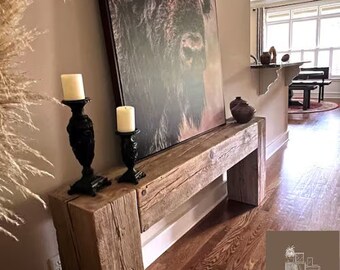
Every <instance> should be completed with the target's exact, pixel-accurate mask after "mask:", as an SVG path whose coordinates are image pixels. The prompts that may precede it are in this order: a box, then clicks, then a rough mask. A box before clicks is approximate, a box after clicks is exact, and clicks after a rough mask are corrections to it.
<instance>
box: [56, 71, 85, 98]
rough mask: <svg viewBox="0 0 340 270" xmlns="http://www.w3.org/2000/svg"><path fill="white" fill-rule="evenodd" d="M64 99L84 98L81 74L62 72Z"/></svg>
mask: <svg viewBox="0 0 340 270" xmlns="http://www.w3.org/2000/svg"><path fill="white" fill-rule="evenodd" d="M61 84H62V86H63V92H64V100H80V99H85V91H84V84H83V76H82V75H81V74H62V75H61Z"/></svg>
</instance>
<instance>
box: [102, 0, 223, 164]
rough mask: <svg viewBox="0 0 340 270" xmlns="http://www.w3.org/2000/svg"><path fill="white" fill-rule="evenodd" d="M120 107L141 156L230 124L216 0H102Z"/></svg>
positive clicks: (106, 37) (108, 49) (114, 83)
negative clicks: (131, 118) (131, 112)
mask: <svg viewBox="0 0 340 270" xmlns="http://www.w3.org/2000/svg"><path fill="white" fill-rule="evenodd" d="M99 3H100V9H101V15H102V21H103V26H104V34H105V40H106V47H107V53H108V58H109V62H110V67H111V74H112V81H113V85H114V86H113V87H114V93H115V99H116V104H117V105H131V106H134V107H135V111H136V125H137V127H138V128H139V129H140V130H141V133H140V134H139V135H138V136H137V141H138V150H139V158H144V157H146V156H148V155H150V154H153V153H155V152H158V151H160V150H163V149H165V148H167V147H170V146H173V145H175V144H177V143H179V142H182V141H184V140H186V139H189V138H191V137H193V136H196V135H198V134H201V133H203V132H206V131H208V130H210V129H212V128H214V127H216V126H219V125H222V124H224V123H225V114H224V100H223V93H222V74H221V56H220V49H219V43H218V31H217V18H216V3H215V0H99Z"/></svg>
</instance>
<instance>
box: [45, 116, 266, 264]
mask: <svg viewBox="0 0 340 270" xmlns="http://www.w3.org/2000/svg"><path fill="white" fill-rule="evenodd" d="M264 132H265V130H264V120H263V119H260V118H255V119H253V120H252V121H251V122H249V123H247V124H244V125H238V124H235V123H229V124H228V125H225V126H222V127H218V128H216V129H214V130H212V131H210V132H208V133H206V134H204V135H202V136H199V137H197V138H194V139H193V140H190V141H187V142H185V143H182V144H179V145H177V146H175V147H172V148H170V149H168V150H166V151H163V152H161V153H158V154H157V155H155V156H152V157H149V158H147V159H145V160H143V161H141V162H140V163H139V164H138V165H137V168H139V169H142V170H143V171H144V172H145V173H146V175H147V176H146V177H145V178H144V179H143V180H142V181H141V182H140V183H139V184H138V185H130V184H118V183H117V181H116V179H117V178H118V177H119V176H120V175H121V174H122V173H123V172H124V170H125V168H122V167H118V168H113V169H111V170H109V171H108V172H107V173H104V174H103V175H105V176H107V177H108V178H109V179H111V180H112V185H111V186H110V187H108V188H106V189H104V190H102V191H100V192H99V193H98V195H97V196H96V197H87V196H77V195H76V196H72V197H71V196H68V195H67V193H66V192H67V189H68V187H64V188H62V189H60V190H58V191H57V192H55V193H53V194H51V195H50V202H51V210H52V213H53V219H54V223H55V227H56V229H57V234H59V235H58V243H59V247H60V255H61V258H62V263H63V267H64V268H65V269H66V270H69V269H70V270H76V269H81V270H87V269H91V270H97V269H100V270H102V269H119V270H121V269H122V270H124V269H134V270H139V269H143V263H142V253H141V242H140V231H141V230H142V231H143V230H147V229H148V228H149V227H150V226H151V225H152V224H154V223H155V222H157V221H158V220H160V219H161V218H163V217H165V216H166V215H168V214H170V213H171V212H172V211H174V210H175V209H176V208H177V207H178V206H180V205H181V204H183V203H184V202H185V201H187V200H189V199H190V198H191V197H192V196H193V195H195V194H196V193H197V192H199V191H200V190H202V189H203V188H204V187H206V186H207V185H208V184H209V183H211V182H212V181H214V179H216V178H217V177H218V176H220V175H221V174H222V173H224V172H225V171H227V170H228V169H229V168H231V167H232V166H234V165H235V164H237V163H238V162H239V161H240V160H242V159H245V157H247V156H248V155H249V157H248V158H247V159H245V160H248V162H250V164H251V166H254V169H252V170H253V171H254V172H255V171H257V172H258V173H259V174H261V175H262V174H264V173H265V168H264V158H265V157H264ZM255 153H256V154H255ZM255 160H257V162H255ZM262 161H263V164H261V163H262ZM240 168H241V167H240ZM244 175H245V174H244ZM251 177H252V182H251V183H250V184H251V185H250V186H251V187H252V188H250V189H251V190H252V191H253V192H254V194H255V193H256V192H255V186H256V189H257V192H258V194H259V195H258V201H260V200H262V199H261V198H262V197H263V194H264V186H265V181H263V179H265V178H264V177H263V175H262V176H260V177H258V178H256V177H254V176H253V175H252V176H251ZM255 178H256V179H257V180H259V181H260V183H259V184H256V183H255V180H256V179H255ZM239 188H241V189H246V188H248V187H245V186H242V185H240V186H239ZM254 196H255V195H254Z"/></svg>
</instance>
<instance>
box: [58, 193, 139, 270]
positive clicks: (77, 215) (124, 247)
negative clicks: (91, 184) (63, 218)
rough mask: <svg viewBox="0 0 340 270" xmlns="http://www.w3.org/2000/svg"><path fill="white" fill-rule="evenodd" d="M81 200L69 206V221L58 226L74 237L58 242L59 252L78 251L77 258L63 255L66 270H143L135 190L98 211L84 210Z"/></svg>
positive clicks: (72, 202)
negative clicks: (80, 203) (80, 204)
mask: <svg viewBox="0 0 340 270" xmlns="http://www.w3.org/2000/svg"><path fill="white" fill-rule="evenodd" d="M97 196H99V195H97ZM84 199H86V198H84ZM80 200H82V198H78V199H77V200H74V201H70V202H68V204H67V208H68V211H67V212H68V217H69V219H70V222H68V223H67V224H66V223H62V224H57V223H55V226H56V229H57V231H60V232H64V231H71V235H72V238H70V239H68V242H65V241H64V242H61V241H59V248H60V250H70V247H69V246H72V247H74V250H76V255H75V256H70V255H67V254H63V253H61V254H60V255H62V265H63V270H76V269H79V270H80V269H81V270H131V269H134V270H144V266H143V259H142V246H141V237H140V224H139V217H138V210H137V199H136V191H135V190H132V191H127V192H126V193H124V194H121V196H117V197H116V198H112V201H111V202H110V203H109V204H107V205H105V206H104V207H102V208H100V209H98V210H95V211H91V209H83V208H81V207H80V206H79V205H78V203H79V201H80ZM54 206H56V204H54ZM58 240H59V239H58ZM72 250H73V249H72ZM63 255H65V256H63ZM71 255H72V254H71ZM64 268H65V269H64Z"/></svg>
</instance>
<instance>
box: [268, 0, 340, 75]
mask: <svg viewBox="0 0 340 270" xmlns="http://www.w3.org/2000/svg"><path fill="white" fill-rule="evenodd" d="M271 46H275V48H276V50H277V52H278V59H281V57H282V55H284V54H286V53H289V54H290V59H291V60H290V61H292V62H293V61H294V62H296V61H309V63H306V64H304V67H313V66H319V67H325V66H329V67H330V74H331V77H332V78H336V77H338V78H340V3H325V2H319V3H313V4H311V3H309V4H308V5H307V4H304V5H296V6H287V7H284V8H271V9H267V11H266V16H265V37H264V48H265V49H267V50H269V48H270V47H271Z"/></svg>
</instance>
